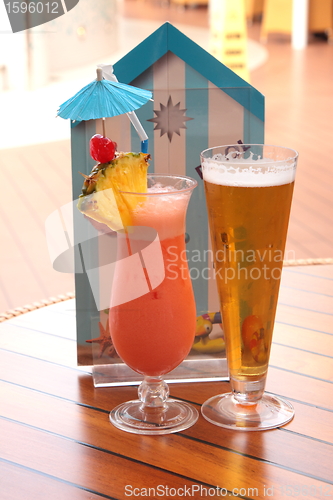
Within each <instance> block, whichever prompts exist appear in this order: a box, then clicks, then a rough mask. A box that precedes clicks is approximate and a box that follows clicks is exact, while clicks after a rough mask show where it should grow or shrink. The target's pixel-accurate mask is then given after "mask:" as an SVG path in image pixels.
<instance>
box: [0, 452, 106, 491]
mask: <svg viewBox="0 0 333 500" xmlns="http://www.w3.org/2000/svg"><path fill="white" fill-rule="evenodd" d="M0 467H1V500H22V498H26V499H34V500H45V495H46V494H47V500H59V499H60V498H61V499H63V500H67V499H68V500H69V499H71V500H101V497H100V495H96V494H95V493H92V492H91V491H88V490H85V489H83V488H79V487H77V486H76V485H73V484H70V483H66V482H63V481H60V480H58V479H57V478H54V477H52V476H51V475H46V474H43V473H39V472H38V471H34V470H31V468H24V467H22V466H19V465H16V464H12V463H6V462H4V461H2V460H0Z"/></svg>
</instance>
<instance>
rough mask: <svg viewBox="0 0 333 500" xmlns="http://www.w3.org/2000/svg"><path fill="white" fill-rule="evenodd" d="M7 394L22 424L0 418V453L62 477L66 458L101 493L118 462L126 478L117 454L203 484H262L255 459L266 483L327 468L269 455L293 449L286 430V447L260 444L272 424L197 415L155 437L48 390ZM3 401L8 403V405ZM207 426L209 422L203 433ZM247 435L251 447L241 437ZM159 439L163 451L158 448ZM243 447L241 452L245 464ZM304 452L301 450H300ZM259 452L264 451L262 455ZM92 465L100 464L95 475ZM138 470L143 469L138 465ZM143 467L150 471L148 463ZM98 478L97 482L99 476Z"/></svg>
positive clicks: (76, 477)
mask: <svg viewBox="0 0 333 500" xmlns="http://www.w3.org/2000/svg"><path fill="white" fill-rule="evenodd" d="M2 389H3V388H2ZM7 394H8V397H9V400H10V401H8V403H9V402H10V403H11V404H7V405H6V409H5V410H4V411H5V412H6V415H5V416H6V418H7V419H10V418H11V411H13V405H15V407H16V408H14V415H15V414H18V415H23V414H24V421H25V424H26V425H28V427H25V428H24V432H22V429H21V426H19V425H18V424H17V423H14V422H11V421H9V420H5V421H3V429H4V431H5V434H6V437H5V439H4V442H3V443H2V446H3V447H4V448H3V450H4V451H3V457H4V458H5V459H6V460H10V461H12V462H18V463H20V464H21V465H27V463H29V464H31V465H30V466H33V468H36V469H37V470H39V471H43V472H44V473H48V470H49V468H51V467H52V470H53V471H54V472H53V473H55V471H56V474H57V477H60V478H62V479H63V480H69V479H68V473H69V471H68V467H69V464H74V467H73V465H72V466H71V471H70V472H71V481H73V482H75V484H80V485H82V486H83V487H85V488H88V489H92V490H93V491H96V490H97V489H98V491H101V492H103V493H105V489H101V488H104V487H105V480H106V479H107V480H110V479H111V477H112V476H114V475H115V474H117V477H118V485H119V483H121V479H123V480H124V479H125V477H124V473H121V472H120V468H122V470H123V471H124V469H125V470H126V469H127V470H126V481H128V482H127V483H126V484H128V483H130V481H132V478H131V476H130V471H129V470H128V469H129V466H127V467H126V464H124V463H123V464H119V461H120V460H119V455H121V456H122V457H124V456H127V457H129V458H132V459H135V460H136V464H137V465H136V468H135V474H138V473H139V470H138V469H139V467H138V464H139V463H140V464H144V463H146V464H149V465H150V466H152V467H154V470H155V468H156V467H158V468H162V469H164V470H167V471H169V472H172V473H173V474H177V475H180V476H183V477H184V476H185V477H186V478H191V480H192V481H193V482H205V483H207V482H208V484H210V485H215V484H218V485H221V487H222V485H223V487H225V488H227V489H228V490H232V489H233V488H235V487H237V488H240V487H242V488H243V487H245V488H253V487H255V488H258V490H259V491H263V489H264V484H265V483H264V482H263V479H262V471H263V465H264V466H265V469H266V474H267V472H269V477H270V480H271V481H272V486H273V487H274V488H278V487H280V486H281V485H283V484H289V483H288V481H292V483H290V484H295V482H296V483H298V482H301V483H302V484H305V485H310V484H311V481H312V484H317V486H319V485H320V484H322V482H323V483H325V482H327V479H326V476H327V475H329V476H330V472H331V469H330V466H329V465H327V467H328V469H327V470H326V469H325V467H323V465H322V464H321V466H320V464H318V466H317V467H313V464H312V462H311V460H310V457H308V458H305V457H304V459H303V460H302V459H301V456H300V455H299V456H298V462H297V465H296V464H295V462H294V465H293V466H292V467H289V466H288V465H287V464H283V463H280V462H277V461H275V460H276V459H278V460H279V461H280V460H281V461H285V460H287V461H288V460H290V458H293V459H294V458H295V455H294V457H289V458H287V459H286V456H287V455H288V454H289V451H291V449H292V443H291V439H290V437H289V443H290V444H289V446H287V442H288V438H287V436H286V439H285V444H286V446H287V449H286V451H287V452H288V453H285V448H283V447H281V448H279V447H277V446H276V443H275V444H274V443H270V445H269V444H268V442H269V441H270V439H272V438H274V436H275V438H274V439H275V440H276V439H282V436H280V435H279V436H277V433H273V432H267V433H261V434H260V436H259V437H258V435H254V434H253V433H252V434H251V433H250V435H248V434H247V433H244V434H243V433H230V432H228V431H227V430H223V429H219V432H216V428H215V427H214V426H211V424H208V423H207V422H206V421H205V420H204V419H200V421H199V422H198V423H197V424H196V426H195V427H193V428H192V429H191V430H189V431H187V432H186V433H185V434H186V436H188V438H190V439H188V438H185V437H184V436H185V434H184V433H181V434H178V435H171V436H168V437H167V438H163V437H161V439H156V437H154V436H138V435H132V434H128V433H124V432H122V431H119V430H118V429H115V428H114V427H113V426H111V424H110V423H109V421H108V418H107V415H105V414H103V413H101V412H96V411H94V410H90V409H88V408H85V407H78V405H74V404H72V403H68V402H65V401H55V400H54V399H53V398H49V397H46V396H45V395H41V394H38V393H36V392H33V393H31V394H28V395H26V398H25V397H24V395H23V394H22V390H19V391H17V394H16V396H18V394H19V395H20V397H14V399H15V401H13V402H12V399H13V396H15V395H13V394H11V393H10V389H9V390H8V391H7ZM5 396H6V395H5ZM10 406H12V408H9V407H10ZM36 410H37V411H36ZM78 421H80V425H77V422H78ZM30 426H32V427H30ZM37 429H38V430H37ZM41 429H43V430H44V429H45V430H47V433H45V432H42V431H41ZM209 429H210V430H211V432H210V433H209ZM14 434H15V437H14ZM40 434H42V435H40ZM63 437H66V439H63ZM295 438H296V439H298V440H299V437H298V436H297V435H295ZM249 439H250V441H251V444H252V446H253V447H252V448H251V446H250V445H249V442H248V440H249ZM303 439H304V438H303ZM18 440H19V442H20V451H19V452H18V450H17V447H16V446H15V441H17V442H18ZM267 440H268V442H267ZM32 441H34V442H35V446H34V448H33V449H31V446H27V444H28V443H29V442H32ZM38 442H43V446H42V447H41V446H38ZM166 444H167V449H168V453H167V454H166V453H165V446H166ZM211 444H213V445H214V446H212V445H211ZM317 445H318V447H319V448H320V454H321V456H322V457H324V458H325V459H327V464H330V463H331V461H330V456H331V455H330V453H331V454H332V453H333V449H332V447H331V446H328V445H326V444H323V443H317ZM294 446H295V443H294ZM41 448H43V449H41ZM45 448H47V449H48V451H49V453H48V454H47V456H48V457H50V458H49V460H48V463H45V453H47V452H44V449H45ZM278 448H279V451H278ZM246 450H247V451H246ZM274 450H275V451H274ZM101 452H103V453H101ZM230 452H231V453H230ZM252 452H253V455H252ZM193 453H195V456H196V467H195V470H194V469H193V467H192V466H191V465H192V463H191V457H192V456H193ZM244 453H245V454H246V456H247V460H246V461H247V465H246V466H245V463H244ZM263 453H265V454H266V455H267V457H268V456H269V457H270V459H271V460H273V461H271V463H269V464H268V463H267V462H265V464H263V463H262V462H261V461H260V460H258V458H260V454H263ZM316 453H317V451H316V450H315V449H314V456H315V455H316ZM327 453H328V455H327ZM101 455H103V457H102V456H101ZM258 455H259V456H258ZM278 455H279V456H278ZM304 455H307V454H306V453H304ZM59 457H61V459H59ZM79 457H81V458H80V463H84V464H85V467H84V468H85V473H84V474H83V470H82V468H81V469H80V470H76V468H75V464H76V462H77V461H78V459H79ZM264 460H266V459H265V458H264ZM121 461H123V460H121ZM290 463H291V462H290ZM111 466H112V473H111V474H110V469H109V467H111ZM311 467H312V472H311V478H305V477H304V475H303V474H304V473H305V470H307V468H310V469H311ZM303 468H304V470H303ZM249 469H251V474H248V473H246V470H247V472H248V470H249ZM92 470H94V471H95V474H94V475H93V476H92V475H91V471H92ZM96 470H97V471H100V474H98V476H97V475H96ZM106 471H108V475H107V477H104V478H102V480H101V476H102V475H104V474H105V473H106ZM317 472H318V474H319V475H318V476H317V475H316V474H317ZM142 473H144V472H143V471H141V474H142ZM147 473H148V474H150V473H149V472H148V471H147V472H146V474H147ZM299 474H301V476H300V475H299ZM110 475H111V477H110ZM119 479H120V480H119ZM100 480H101V482H99V481H100ZM97 481H98V488H97ZM136 481H137V479H135V478H133V483H134V484H136ZM133 483H132V484H133ZM130 484H131V483H130ZM111 491H112V490H111ZM109 493H110V490H109ZM314 498H316V496H315V497H314ZM317 498H319V496H317Z"/></svg>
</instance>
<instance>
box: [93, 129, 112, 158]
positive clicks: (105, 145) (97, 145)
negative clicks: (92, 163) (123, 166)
mask: <svg viewBox="0 0 333 500" xmlns="http://www.w3.org/2000/svg"><path fill="white" fill-rule="evenodd" d="M116 149H117V143H116V142H113V141H111V139H109V138H108V137H103V136H102V135H101V134H95V135H94V136H93V137H92V138H91V139H90V156H91V157H92V158H93V159H94V160H96V161H98V163H108V162H110V161H111V160H113V158H114V154H115V152H116Z"/></svg>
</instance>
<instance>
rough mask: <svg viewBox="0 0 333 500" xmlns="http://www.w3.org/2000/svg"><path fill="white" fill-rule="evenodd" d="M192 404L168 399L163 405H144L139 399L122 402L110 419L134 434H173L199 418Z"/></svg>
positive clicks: (119, 427)
mask: <svg viewBox="0 0 333 500" xmlns="http://www.w3.org/2000/svg"><path fill="white" fill-rule="evenodd" d="M198 416H199V414H198V412H197V410H196V409H195V408H193V407H192V406H191V405H189V404H187V403H184V402H182V401H177V400H175V399H168V400H167V401H166V403H165V405H164V406H163V407H147V406H143V404H142V401H140V400H139V399H137V400H133V401H128V402H126V403H122V404H120V405H119V406H117V407H116V408H114V409H113V410H112V411H111V412H110V421H111V423H112V424H113V425H114V426H115V427H118V429H121V430H123V431H126V432H131V433H133V434H151V435H159V434H171V433H173V432H179V431H183V430H185V429H188V428H189V427H191V426H192V425H193V424H195V422H196V421H197V420H198Z"/></svg>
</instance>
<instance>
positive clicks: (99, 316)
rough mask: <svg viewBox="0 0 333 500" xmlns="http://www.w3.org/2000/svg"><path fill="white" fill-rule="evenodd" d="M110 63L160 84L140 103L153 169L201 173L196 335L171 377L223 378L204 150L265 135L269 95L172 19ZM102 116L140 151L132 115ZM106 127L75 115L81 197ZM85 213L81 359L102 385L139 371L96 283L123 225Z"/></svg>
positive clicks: (131, 77)
mask: <svg viewBox="0 0 333 500" xmlns="http://www.w3.org/2000/svg"><path fill="white" fill-rule="evenodd" d="M113 70H114V74H115V75H116V77H117V79H118V80H119V81H120V82H123V83H126V84H131V85H134V86H135V87H138V88H141V89H146V90H150V91H151V92H152V94H153V100H151V101H148V103H147V104H145V105H144V106H142V107H141V108H140V109H138V110H136V114H137V117H138V119H139V121H140V122H141V124H142V126H143V128H144V129H145V131H146V133H147V135H148V138H149V153H150V154H151V164H150V167H149V171H150V172H156V173H171V174H183V175H187V176H189V177H193V178H195V179H196V180H197V181H198V187H197V188H196V189H195V190H194V193H193V195H192V198H191V201H190V206H189V209H188V216H187V222H186V233H187V238H186V239H187V246H186V254H187V255H186V256H187V258H188V261H189V266H190V274H191V278H192V282H193V287H194V292H195V298H196V305H197V331H196V340H195V342H194V344H193V349H192V351H191V353H190V354H189V356H188V358H187V359H186V360H185V361H184V362H183V363H182V364H181V365H180V366H179V367H178V368H177V369H176V370H175V371H174V372H171V373H170V374H169V375H168V376H167V377H166V378H167V379H168V380H169V381H182V380H198V379H200V380H203V379H204V380H207V379H209V380H215V379H221V378H224V377H226V376H227V368H226V363H225V352H224V340H223V330H222V328H221V317H220V313H219V305H218V299H217V292H216V286H215V280H214V272H213V265H212V254H211V250H210V243H209V234H208V222H207V213H206V207H205V196H204V188H203V182H202V179H201V171H200V152H201V151H202V150H204V149H206V148H209V147H212V146H218V145H221V144H239V146H238V147H239V149H241V148H242V143H263V142H264V97H263V96H262V95H261V94H260V93H259V92H258V91H257V90H256V89H255V88H253V87H252V86H251V85H249V84H248V83H247V82H245V81H244V80H242V79H241V78H240V77H239V76H237V75H236V74H235V73H234V72H233V71H231V70H230V69H228V68H227V67H226V66H224V65H223V64H222V63H220V62H219V61H218V60H217V59H215V58H214V57H213V56H211V55H210V54H208V53H207V52H206V51H205V50H203V49H202V48H201V47H199V46H198V45H197V44H196V43H194V42H193V41H191V40H190V39H189V38H187V37H186V36H185V35H184V34H182V33H181V32H180V31H179V30H177V29H176V28H175V27H174V26H172V25H171V24H169V23H165V24H164V25H162V26H161V27H160V28H159V29H158V30H157V31H155V32H154V33H153V34H152V35H150V36H149V37H148V38H146V39H145V40H144V41H143V42H142V43H140V44H139V45H138V46H137V47H135V48H134V49H133V50H132V51H131V52H129V53H128V54H127V55H126V56H125V57H123V58H122V59H121V60H120V61H119V62H117V63H116V64H115V65H114V67H113ZM104 126H105V130H106V136H107V137H109V138H111V139H112V140H113V141H115V142H116V143H117V144H118V150H119V151H140V137H139V136H138V134H137V131H136V130H135V129H134V127H133V126H132V123H131V121H130V120H129V119H128V116H127V115H120V116H115V117H112V118H107V119H106V120H105V124H104ZM101 132H102V120H97V121H95V120H89V121H81V122H72V129H71V133H72V169H73V172H72V175H73V199H74V200H75V199H77V198H78V197H79V195H80V193H81V188H82V176H81V175H80V174H79V172H82V173H83V174H86V175H88V174H89V173H90V171H91V168H92V167H93V165H94V163H93V161H92V160H91V159H90V157H89V154H88V148H89V140H90V138H91V137H92V136H93V135H94V134H95V133H101ZM74 212H75V210H74ZM76 212H77V214H76V213H74V233H75V234H76V235H78V234H79V232H80V234H81V231H82V224H83V222H82V219H84V218H83V217H82V214H80V213H79V212H78V210H76ZM80 216H81V218H80ZM84 223H85V224H86V226H85V228H84V231H85V232H86V237H85V242H84V245H83V244H81V245H76V247H78V246H79V247H80V248H79V249H78V250H77V251H76V275H75V279H76V309H77V344H78V363H79V364H80V365H94V372H93V373H94V383H95V385H96V386H102V385H121V384H129V383H137V382H139V380H138V379H139V378H140V377H139V376H138V375H137V374H136V373H135V372H132V371H131V370H130V369H129V368H127V366H126V365H125V364H124V363H122V362H121V360H120V359H119V358H118V356H117V354H116V353H115V351H114V349H113V346H112V342H111V339H110V335H109V329H108V300H109V298H110V297H108V296H106V297H105V293H104V292H103V294H102V293H99V290H101V289H102V288H103V286H104V287H105V273H104V270H105V269H106V267H107V261H109V262H111V261H112V259H113V260H115V259H116V257H115V255H113V254H112V252H113V250H112V248H114V241H112V240H113V239H114V238H115V237H116V234H112V233H110V232H109V233H106V234H101V231H99V229H98V228H96V227H94V226H93V225H92V224H91V223H90V222H87V221H86V220H84ZM79 226H80V227H79ZM75 234H74V237H75ZM80 238H81V237H80ZM81 239H82V238H81ZM74 242H75V240H74ZM76 243H77V241H76ZM110 243H112V244H111V246H110ZM111 247H112V248H111ZM103 268H104V270H103ZM103 281H104V284H103ZM106 281H108V278H107V279H106ZM109 294H111V290H110V291H109ZM156 328H158V325H156Z"/></svg>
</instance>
